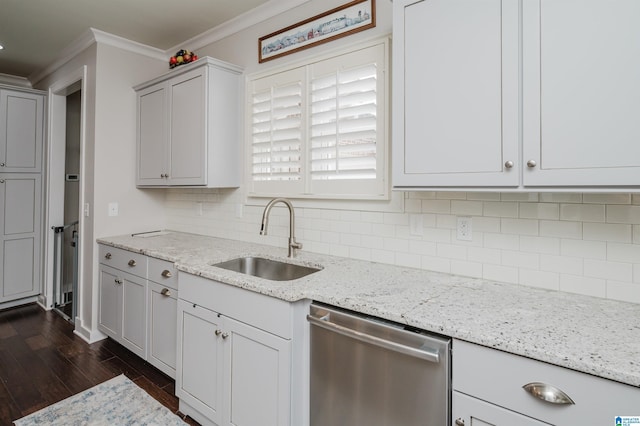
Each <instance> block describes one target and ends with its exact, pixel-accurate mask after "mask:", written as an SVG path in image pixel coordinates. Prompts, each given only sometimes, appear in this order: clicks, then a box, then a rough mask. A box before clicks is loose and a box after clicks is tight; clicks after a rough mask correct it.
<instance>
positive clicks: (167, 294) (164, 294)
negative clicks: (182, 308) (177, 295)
mask: <svg viewBox="0 0 640 426" xmlns="http://www.w3.org/2000/svg"><path fill="white" fill-rule="evenodd" d="M160 294H161V295H163V296H167V297H169V296H171V290H169V289H168V288H163V289H162V290H160Z"/></svg>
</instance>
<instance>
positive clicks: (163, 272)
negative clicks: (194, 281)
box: [160, 269, 173, 278]
mask: <svg viewBox="0 0 640 426" xmlns="http://www.w3.org/2000/svg"><path fill="white" fill-rule="evenodd" d="M160 275H162V276H163V277H165V278H171V277H172V276H173V274H172V273H171V271H170V270H168V269H165V270H164V271H162V273H161V274H160Z"/></svg>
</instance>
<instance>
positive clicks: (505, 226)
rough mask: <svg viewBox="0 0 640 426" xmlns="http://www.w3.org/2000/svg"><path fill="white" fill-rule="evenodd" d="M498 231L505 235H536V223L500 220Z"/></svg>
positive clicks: (529, 220)
mask: <svg viewBox="0 0 640 426" xmlns="http://www.w3.org/2000/svg"><path fill="white" fill-rule="evenodd" d="M500 230H501V231H502V232H503V233H505V234H518V235H538V221H537V220H533V219H507V218H505V219H501V221H500Z"/></svg>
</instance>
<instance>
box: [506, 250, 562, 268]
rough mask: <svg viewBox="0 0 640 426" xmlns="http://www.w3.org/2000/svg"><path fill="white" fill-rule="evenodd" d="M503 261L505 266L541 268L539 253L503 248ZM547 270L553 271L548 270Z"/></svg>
mask: <svg viewBox="0 0 640 426" xmlns="http://www.w3.org/2000/svg"><path fill="white" fill-rule="evenodd" d="M501 263H502V264H503V265H505V266H515V267H516V268H525V269H533V270H539V269H541V268H540V255H539V254H537V253H522V252H519V251H511V250H503V251H502V260H501ZM547 272H553V271H548V270H547Z"/></svg>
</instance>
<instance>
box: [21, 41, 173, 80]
mask: <svg viewBox="0 0 640 426" xmlns="http://www.w3.org/2000/svg"><path fill="white" fill-rule="evenodd" d="M94 43H100V44H105V45H108V46H113V47H117V48H119V49H123V50H128V51H130V52H133V53H137V54H141V55H145V56H149V57H151V58H155V59H160V60H165V59H166V56H165V55H166V54H165V52H164V51H163V50H161V49H157V48H155V47H151V46H147V45H146V44H142V43H138V42H135V41H131V40H128V39H126V38H124V37H120V36H116V35H113V34H109V33H106V32H104V31H100V30H97V29H95V28H89V29H88V30H87V31H85V32H84V33H83V34H82V35H81V36H80V37H78V38H77V39H76V40H74V41H73V42H71V43H70V44H69V45H68V46H67V47H65V48H64V49H63V50H62V52H61V53H60V55H59V56H58V58H57V59H56V60H55V61H53V62H52V63H51V64H49V65H48V66H47V67H45V68H44V69H42V70H39V71H36V72H34V73H33V74H31V75H30V76H29V77H28V80H29V81H30V82H31V83H32V84H35V83H38V82H39V81H40V80H42V79H43V78H44V77H46V76H47V75H49V74H52V73H53V72H55V71H56V70H57V69H58V68H60V67H61V66H63V65H64V64H66V63H67V62H69V61H70V60H71V59H73V58H74V57H75V56H77V55H78V53H79V52H82V51H83V50H85V49H86V48H88V47H89V46H91V45H93V44H94Z"/></svg>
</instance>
